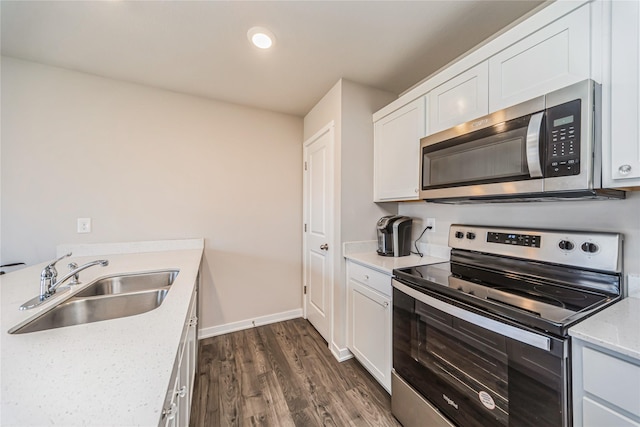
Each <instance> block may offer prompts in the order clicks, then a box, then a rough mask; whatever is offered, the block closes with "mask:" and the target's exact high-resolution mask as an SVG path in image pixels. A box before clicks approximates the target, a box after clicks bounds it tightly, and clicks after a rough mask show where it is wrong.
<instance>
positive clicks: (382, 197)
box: [373, 97, 426, 202]
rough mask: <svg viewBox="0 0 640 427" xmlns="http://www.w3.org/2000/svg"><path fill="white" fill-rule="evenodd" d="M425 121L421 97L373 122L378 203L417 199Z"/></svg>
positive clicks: (374, 185) (375, 181)
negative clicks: (421, 140) (421, 141)
mask: <svg viewBox="0 0 640 427" xmlns="http://www.w3.org/2000/svg"><path fill="white" fill-rule="evenodd" d="M425 120H426V118H425V97H422V98H419V99H416V100H415V101H413V102H411V103H410V104H407V105H405V106H404V107H402V108H400V109H398V110H396V111H394V112H393V113H391V114H389V115H388V116H385V117H383V118H381V119H380V120H378V121H377V122H375V123H374V137H373V139H374V154H373V157H374V181H373V193H374V195H373V199H374V201H375V202H386V201H394V200H417V199H418V184H419V181H420V171H419V168H420V138H422V137H423V136H424V135H425Z"/></svg>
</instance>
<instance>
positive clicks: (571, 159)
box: [420, 80, 624, 203]
mask: <svg viewBox="0 0 640 427" xmlns="http://www.w3.org/2000/svg"><path fill="white" fill-rule="evenodd" d="M420 150H421V160H420V168H421V188H420V198H421V199H425V200H427V201H434V202H441V203H474V202H488V201H491V202H500V201H533V200H559V199H591V198H605V199H606V198H624V192H623V191H619V190H607V189H602V188H601V153H600V86H599V85H598V84H596V83H595V82H593V81H592V80H584V81H582V82H579V83H576V84H573V85H571V86H567V87H565V88H563V89H560V90H557V91H555V92H551V93H548V94H546V95H543V96H540V97H537V98H535V99H531V100H529V101H527V102H523V103H521V104H518V105H515V106H513V107H509V108H506V109H504V110H501V111H497V112H495V113H493V114H489V115H487V116H484V117H481V118H478V119H476V120H473V121H470V122H468V123H464V124H461V125H458V126H455V127H454V128H451V129H448V130H445V131H442V132H438V133H436V134H433V135H430V136H427V137H425V138H422V139H421V140H420Z"/></svg>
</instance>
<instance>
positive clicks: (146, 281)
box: [75, 270, 178, 297]
mask: <svg viewBox="0 0 640 427" xmlns="http://www.w3.org/2000/svg"><path fill="white" fill-rule="evenodd" d="M177 275H178V270H163V271H153V272H148V273H134V274H121V275H114V276H109V277H105V278H102V279H99V280H98V281H96V282H95V283H93V284H91V285H89V286H87V287H86V288H85V289H83V290H82V291H80V292H78V293H77V294H76V295H75V296H76V297H90V296H97V295H113V294H124V293H129V292H139V291H145V290H149V289H159V288H163V287H165V286H171V284H172V283H173V281H174V280H175V278H176V276H177Z"/></svg>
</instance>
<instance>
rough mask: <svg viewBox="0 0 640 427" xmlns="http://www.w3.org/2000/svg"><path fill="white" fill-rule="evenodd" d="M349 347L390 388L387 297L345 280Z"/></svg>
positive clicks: (389, 324) (388, 303) (389, 325)
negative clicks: (347, 292)
mask: <svg viewBox="0 0 640 427" xmlns="http://www.w3.org/2000/svg"><path fill="white" fill-rule="evenodd" d="M348 323H349V341H350V343H351V345H350V346H349V350H351V352H353V354H354V356H355V357H356V358H357V359H358V360H359V361H360V363H361V364H362V366H364V367H365V368H366V369H367V370H368V371H369V372H370V373H371V375H373V377H374V378H375V379H376V380H378V382H379V383H380V384H381V385H382V386H383V387H384V388H385V389H386V390H387V391H388V392H391V299H390V298H389V297H387V296H385V295H382V294H380V293H379V292H376V291H374V290H373V289H371V288H369V287H367V286H364V285H363V284H361V283H359V282H357V281H355V280H353V279H350V280H349V320H348Z"/></svg>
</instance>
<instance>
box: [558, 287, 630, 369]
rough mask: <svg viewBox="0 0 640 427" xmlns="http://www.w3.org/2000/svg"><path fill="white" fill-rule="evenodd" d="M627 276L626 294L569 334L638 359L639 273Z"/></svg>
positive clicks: (572, 329)
mask: <svg viewBox="0 0 640 427" xmlns="http://www.w3.org/2000/svg"><path fill="white" fill-rule="evenodd" d="M628 277H629V279H628V282H629V297H628V298H625V299H623V300H622V301H619V302H617V303H615V304H613V305H612V306H611V307H608V308H606V309H605V310H602V311H601V312H599V313H597V314H595V315H593V316H591V317H589V318H588V319H586V320H585V321H583V322H580V323H578V324H577V325H576V326H574V327H572V328H571V329H569V335H571V336H572V337H574V338H578V339H580V340H582V341H586V342H589V343H592V344H595V345H598V346H600V347H603V348H606V349H608V350H611V351H614V352H617V353H620V354H622V355H625V356H628V357H631V358H634V359H636V360H638V361H640V277H638V276H635V275H634V276H631V275H629V276H628Z"/></svg>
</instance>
